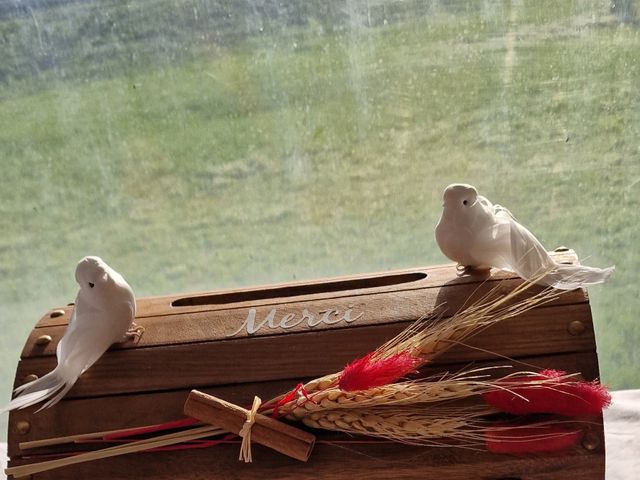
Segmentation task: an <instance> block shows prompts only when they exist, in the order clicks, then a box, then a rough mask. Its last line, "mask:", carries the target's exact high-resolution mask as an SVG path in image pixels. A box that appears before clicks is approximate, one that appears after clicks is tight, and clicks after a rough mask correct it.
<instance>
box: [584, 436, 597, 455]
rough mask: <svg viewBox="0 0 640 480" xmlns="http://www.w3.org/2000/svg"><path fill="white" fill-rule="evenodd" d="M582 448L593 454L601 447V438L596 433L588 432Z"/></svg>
mask: <svg viewBox="0 0 640 480" xmlns="http://www.w3.org/2000/svg"><path fill="white" fill-rule="evenodd" d="M582 446H583V447H584V448H585V450H589V451H590V452H592V451H594V450H595V449H597V448H598V447H599V446H600V438H598V436H597V435H596V434H595V433H591V432H587V433H586V434H585V436H584V438H583V439H582Z"/></svg>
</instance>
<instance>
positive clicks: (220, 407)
mask: <svg viewBox="0 0 640 480" xmlns="http://www.w3.org/2000/svg"><path fill="white" fill-rule="evenodd" d="M184 413H185V415H188V416H189V417H193V418H196V419H198V420H200V421H202V422H206V423H209V424H211V425H214V426H216V427H220V428H222V429H224V430H226V431H227V432H230V433H234V434H236V435H238V434H239V433H240V430H241V429H242V427H243V425H244V423H245V421H246V420H247V410H245V409H244V408H242V407H239V406H238V405H234V404H233V403H229V402H225V401H224V400H221V399H219V398H216V397H214V396H211V395H207V394H206V393H202V392H199V391H198V390H192V391H191V393H190V394H189V397H188V398H187V401H186V402H185V404H184ZM251 440H252V441H253V442H256V443H259V444H260V445H264V446H265V447H269V448H271V449H273V450H275V451H277V452H280V453H282V454H284V455H287V456H289V457H291V458H295V459H296V460H301V461H303V462H306V461H307V460H308V459H309V456H310V455H311V450H313V445H314V443H315V441H316V437H315V435H312V434H311V433H308V432H305V431H304V430H300V429H298V428H295V427H292V426H291V425H288V424H286V423H283V422H279V421H278V420H274V419H273V418H271V417H267V416H265V415H261V414H259V413H258V414H257V415H256V416H255V423H254V425H253V427H252V430H251Z"/></svg>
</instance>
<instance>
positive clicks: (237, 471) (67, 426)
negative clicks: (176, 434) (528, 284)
mask: <svg viewBox="0 0 640 480" xmlns="http://www.w3.org/2000/svg"><path fill="white" fill-rule="evenodd" d="M560 250H561V251H558V252H556V253H555V254H554V255H555V256H556V257H557V258H558V257H559V259H560V260H561V261H565V262H574V261H577V259H576V257H575V255H574V254H573V253H572V252H570V251H567V249H560ZM498 282H502V283H501V284H500V288H504V289H511V288H513V287H514V286H515V285H517V284H518V283H519V282H520V281H519V280H517V279H514V278H513V277H510V276H508V275H506V274H504V273H499V274H494V275H493V276H492V277H490V278H487V277H483V276H480V275H479V274H478V275H471V276H462V277H459V276H457V272H456V268H455V266H454V265H445V266H435V267H427V268H415V269H408V270H402V271H394V272H385V273H377V274H372V275H355V276H349V277H341V278H332V279H326V280H321V281H309V282H297V283H288V284H281V285H272V286H265V287H260V288H246V289H237V290H228V291H218V292H206V293H198V294H184V295H173V296H165V297H154V298H142V299H139V301H138V316H137V318H136V322H137V323H138V324H140V325H142V326H144V327H145V329H146V330H145V333H144V335H143V336H142V338H141V340H140V342H139V343H138V344H133V343H127V344H124V345H115V346H114V347H113V348H112V349H110V350H109V351H108V352H107V353H106V354H105V355H104V356H103V357H102V358H101V359H100V360H99V361H98V362H97V363H96V364H95V365H94V366H93V367H91V368H90V369H89V370H88V371H87V372H86V373H85V374H83V375H82V377H81V378H80V379H79V380H78V382H77V383H76V385H75V386H74V388H73V389H72V390H71V391H70V393H69V394H68V395H67V397H66V398H65V399H64V400H63V401H62V402H60V403H59V404H58V405H56V406H55V407H53V408H50V409H48V410H44V411H42V412H40V413H37V414H34V411H35V410H36V409H37V407H33V408H28V409H25V410H19V411H14V412H12V413H11V415H10V418H9V444H8V452H9V456H10V463H9V465H10V466H12V465H21V464H24V463H28V462H33V461H36V460H38V459H40V458H42V457H33V456H28V455H27V453H28V452H21V451H20V449H19V445H18V444H19V442H22V441H27V440H37V439H42V438H48V437H53V436H62V435H72V434H79V433H85V432H96V431H104V430H113V429H120V428H128V427H135V426H142V425H149V424H156V423H161V422H166V421H170V420H176V419H179V418H182V416H183V414H182V408H183V404H184V402H185V399H186V397H187V395H188V393H189V391H190V390H191V389H192V388H198V389H200V390H203V391H205V392H209V393H212V394H214V395H216V396H218V397H221V398H224V399H226V400H229V401H231V402H234V403H236V404H240V405H246V404H249V403H250V402H251V399H252V398H253V395H254V394H257V395H260V396H261V397H262V398H263V399H267V398H271V397H273V396H275V395H277V394H279V393H283V392H285V391H288V390H290V389H292V388H293V387H294V386H295V385H296V384H297V383H298V382H300V381H303V380H306V379H309V378H313V377H317V376H320V375H324V374H327V373H332V372H335V371H338V370H340V369H341V368H342V367H344V365H345V364H346V363H347V362H349V361H351V360H353V359H355V358H357V357H359V356H361V355H363V354H365V353H366V352H368V351H370V350H372V349H374V348H376V347H377V346H378V345H380V344H382V343H384V341H386V340H388V339H390V338H391V337H393V336H394V335H395V334H396V333H398V332H400V331H401V330H402V329H404V328H405V327H406V326H407V325H409V324H410V323H411V322H413V321H414V320H416V319H417V318H419V317H421V316H423V315H425V314H426V313H429V312H432V311H433V310H434V308H435V307H436V306H438V305H442V306H443V307H442V310H443V311H444V312H445V317H446V315H447V314H451V313H452V312H455V311H456V310H458V309H459V308H460V307H461V306H462V305H463V304H464V302H465V301H466V300H467V298H468V297H469V296H470V295H472V294H475V295H479V294H480V293H482V292H486V291H487V290H488V289H490V288H493V287H496V285H498ZM72 308H73V306H66V307H62V308H56V309H53V310H51V311H50V312H48V313H47V314H46V315H45V316H44V317H43V318H42V319H41V320H40V321H39V322H38V324H37V325H36V327H35V328H34V330H33V331H32V333H31V335H30V336H29V338H28V340H27V342H26V345H25V347H24V350H23V352H22V356H21V360H20V363H19V365H18V368H17V372H16V380H15V384H16V385H19V384H21V383H23V382H25V381H26V380H28V379H29V377H30V376H33V375H38V376H41V375H43V374H45V373H46V372H48V371H49V370H51V369H52V368H53V367H54V366H55V348H56V344H57V342H58V340H59V339H60V338H61V336H62V335H63V334H64V331H65V325H66V323H67V321H68V319H69V314H70V312H71V310H72ZM468 343H469V344H470V345H472V346H474V347H477V348H469V347H468V346H457V347H454V348H452V349H451V350H449V351H448V352H447V353H445V354H444V355H442V356H441V357H439V358H438V359H437V362H434V363H433V364H431V366H430V367H429V368H427V369H425V372H423V373H427V374H431V373H435V372H440V371H456V370H459V369H460V368H462V367H465V366H468V365H469V364H471V363H472V362H473V364H474V366H482V365H485V364H496V363H499V364H505V363H512V364H513V365H514V367H515V368H517V369H519V370H523V369H524V370H530V369H531V367H530V365H529V364H535V365H536V366H539V367H551V368H555V369H563V370H566V371H568V372H581V374H582V376H583V377H584V378H585V379H595V378H597V377H598V375H599V374H598V362H597V355H596V345H595V338H594V331H593V325H592V319H591V312H590V307H589V302H588V297H587V295H586V293H585V292H584V291H582V290H577V291H573V292H569V293H567V294H564V295H563V296H562V297H560V298H559V299H558V300H556V301H554V302H553V303H552V304H549V305H546V306H543V307H539V308H536V309H534V310H532V311H530V312H528V313H526V314H524V315H522V316H521V317H519V318H515V319H512V320H509V321H506V322H504V323H502V324H498V325H496V326H494V327H492V328H490V329H487V330H485V331H484V332H482V333H480V334H479V335H477V336H476V337H474V338H472V339H471V340H470V341H469V342H468ZM489 351H490V352H495V353H497V354H499V355H504V356H508V357H510V358H512V359H514V360H513V361H511V362H509V361H507V360H505V359H504V358H498V357H496V356H495V355H492V354H490V353H488V352H489ZM518 361H519V362H524V363H523V364H518ZM317 433H318V435H319V440H322V439H323V438H329V439H333V440H336V439H342V440H348V439H349V437H346V436H342V437H341V436H340V435H337V434H331V433H323V432H317ZM103 446H104V445H78V446H75V447H68V446H67V447H65V448H64V449H63V448H62V447H51V449H50V450H48V451H47V450H45V451H44V453H48V454H50V455H53V456H49V457H47V459H48V458H55V455H60V454H64V453H65V452H66V451H68V449H69V448H75V449H85V450H86V449H89V448H100V447H103ZM238 448H239V447H238V444H222V445H217V446H215V447H211V448H208V449H196V450H183V451H172V452H156V453H137V454H131V455H125V456H121V457H116V458H110V459H104V460H99V461H95V462H90V463H85V464H79V465H74V466H70V467H65V468H61V469H57V470H52V471H50V472H46V473H41V474H36V475H34V476H33V478H35V479H45V478H46V479H54V478H56V479H61V478H91V479H92V480H98V479H120V478H123V479H124V478H141V477H143V476H144V477H147V476H148V477H149V478H155V479H176V478H185V479H190V478H193V479H196V478H198V479H204V478H207V479H209V478H211V479H218V478H220V479H222V478H224V479H233V478H242V479H252V478H255V479H261V480H262V479H264V478H295V479H304V478H308V479H312V478H313V479H316V478H367V480H374V479H389V478H407V479H408V478H416V479H426V478H436V476H446V478H448V479H470V478H480V479H502V480H507V479H566V478H571V477H572V476H578V475H579V477H580V478H581V479H582V480H587V479H602V478H604V437H603V429H602V419H601V418H600V419H597V421H596V422H595V423H594V424H593V425H592V427H591V429H590V431H589V433H588V434H587V435H586V436H585V437H584V440H583V442H582V445H580V446H577V447H575V448H573V449H571V450H569V451H565V452H562V453H560V454H553V455H545V456H508V455H495V454H490V453H487V452H482V451H475V450H465V449H459V448H428V447H410V446H406V445H399V444H395V443H391V442H386V441H376V442H372V443H361V442H353V443H340V444H331V443H328V442H319V443H318V444H316V447H315V449H314V452H313V454H312V456H311V458H310V460H309V461H308V462H307V463H302V462H298V461H296V460H292V459H289V458H287V457H284V456H282V455H279V454H277V453H275V452H273V451H271V450H267V449H265V448H263V447H261V446H259V445H255V446H254V452H253V458H254V463H252V464H242V463H240V462H238ZM42 452H43V451H42V450H40V451H39V453H42Z"/></svg>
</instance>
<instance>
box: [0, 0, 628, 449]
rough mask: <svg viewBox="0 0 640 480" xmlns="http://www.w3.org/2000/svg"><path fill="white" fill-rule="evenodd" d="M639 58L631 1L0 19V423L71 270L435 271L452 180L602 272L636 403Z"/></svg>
mask: <svg viewBox="0 0 640 480" xmlns="http://www.w3.org/2000/svg"><path fill="white" fill-rule="evenodd" d="M639 52H640V1H616V2H615V4H614V3H611V2H609V1H595V0H590V1H587V0H582V1H581V0H575V1H568V0H562V1H557V0H549V1H540V0H539V1H494V0H485V1H483V2H466V1H454V0H450V1H444V0H441V1H391V0H389V1H384V0H368V1H344V0H343V1H336V0H292V1H288V0H283V1H275V0H257V1H247V0H244V1H232V0H226V1H225V0H184V1H181V0H146V1H142V0H140V1H130V2H122V1H121V0H115V1H108V0H105V1H100V2H98V1H90V0H48V1H42V0H41V1H36V0H31V1H26V0H23V1H17V0H4V1H2V2H0V162H1V167H2V169H1V174H0V227H1V231H2V234H1V235H0V308H1V309H0V328H1V329H2V336H1V337H0V341H1V342H2V343H1V344H2V351H1V359H0V360H1V362H0V398H2V402H0V403H4V402H5V401H8V399H9V396H10V387H11V384H12V382H13V377H14V372H15V366H16V363H17V360H18V357H19V354H20V351H21V349H22V345H23V343H24V341H25V339H26V337H27V335H28V333H29V331H30V330H31V329H32V327H33V324H34V323H35V322H36V321H37V320H38V319H39V318H40V316H41V315H42V314H43V313H44V312H45V311H46V310H47V309H48V308H50V307H53V306H59V305H63V304H66V303H67V302H69V301H72V300H73V299H74V297H75V293H76V284H75V281H74V277H73V272H74V268H75V264H76V262H77V261H78V260H79V259H80V258H81V257H82V256H84V255H87V254H92V255H99V256H101V257H103V258H104V259H105V260H106V261H107V262H108V263H109V264H111V265H112V266H113V267H114V268H115V269H117V270H118V271H120V272H121V273H122V274H123V275H124V276H125V278H127V279H128V281H129V283H130V284H131V285H132V286H133V288H134V290H135V291H136V293H137V295H138V296H147V295H161V294H168V293H178V292H186V291H194V290H205V289H217V288H226V287H234V286H238V285H248V284H258V283H271V282H280V281H287V280H292V279H306V278H314V277H318V276H327V275H338V274H348V273H352V272H369V271H377V270H385V269H394V268H402V267H410V266H418V265H429V264H437V263H444V262H447V260H446V259H445V258H444V256H443V255H442V254H441V253H440V251H439V250H438V248H437V246H436V244H435V241H434V239H433V229H434V226H435V224H436V222H437V219H438V218H439V215H440V208H441V194H442V190H443V188H444V187H445V186H446V185H447V184H449V183H452V182H468V183H472V184H474V185H476V186H477V187H478V189H479V190H480V191H481V193H483V194H485V195H486V196H487V197H488V198H490V199H491V200H493V201H494V202H496V203H500V204H502V205H506V206H508V207H509V208H510V210H511V211H512V212H513V213H514V214H515V215H516V217H518V219H519V220H520V221H521V222H522V223H523V224H525V225H527V226H528V227H529V228H530V229H531V230H532V231H533V232H534V233H535V234H536V235H538V237H539V238H540V240H541V241H542V242H543V243H544V244H545V245H546V246H547V247H548V248H549V249H552V248H555V247H557V246H559V245H566V246H569V247H572V248H574V249H576V251H577V252H578V254H579V255H580V256H581V258H582V260H583V262H584V263H587V264H590V265H594V266H607V265H610V264H615V265H616V267H617V269H616V272H615V275H614V277H613V279H612V280H611V281H610V282H609V283H608V284H607V285H605V286H598V287H594V288H592V289H591V291H590V295H591V303H592V308H593V312H594V320H595V323H596V327H597V335H598V347H599V352H600V359H601V369H602V376H603V380H604V382H606V383H608V384H609V385H610V386H612V387H613V388H616V389H622V388H632V387H640V372H639V371H638V369H637V367H636V366H637V365H638V363H639V360H640V359H638V353H637V350H636V345H638V344H639V343H640V321H639V319H638V318H637V317H638V312H639V311H640V298H639V296H638V289H639V287H640V285H639V281H638V279H639V274H638V271H639V270H640V258H639V257H638V236H639V235H640V228H639V226H638V225H639V219H640V217H639V215H638V213H637V212H638V209H639V208H640V91H639V87H640V63H639V60H638V58H639ZM1 421H2V422H3V423H2V434H1V435H2V437H0V438H5V435H6V415H4V416H3V417H2V420H1Z"/></svg>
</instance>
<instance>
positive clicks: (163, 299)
mask: <svg viewBox="0 0 640 480" xmlns="http://www.w3.org/2000/svg"><path fill="white" fill-rule="evenodd" d="M551 256H552V257H553V258H554V259H555V260H556V261H558V262H565V263H577V261H578V259H577V257H576V255H575V252H573V251H572V250H567V251H562V252H551ZM416 273H423V274H426V277H425V278H423V279H421V280H416V281H414V282H410V283H392V284H390V285H385V284H382V285H380V282H379V281H378V282H371V284H373V285H375V286H374V287H369V286H367V285H368V284H367V283H366V280H370V279H374V280H378V279H381V278H385V277H397V276H400V275H411V274H416ZM514 278H516V277H515V275H514V274H511V273H508V272H502V271H492V272H491V275H490V276H489V275H488V274H487V272H474V273H471V274H467V275H464V276H458V272H457V270H456V266H455V265H454V264H447V265H436V266H433V267H421V268H410V269H402V270H392V271H388V272H383V273H368V274H361V275H348V276H342V277H333V278H325V279H318V280H310V281H298V282H287V283H279V284H273V285H262V286H257V287H250V288H235V289H228V290H219V291H209V292H198V293H183V294H179V295H165V296H159V297H146V298H140V299H138V302H137V312H136V318H146V317H153V316H158V315H167V314H168V313H169V312H171V313H170V314H172V315H177V314H180V315H183V314H187V313H194V312H210V311H217V310H228V309H232V308H247V307H250V306H256V305H264V306H266V305H281V304H285V303H290V302H300V301H303V300H304V301H316V300H323V299H330V298H331V299H333V298H343V297H355V296H360V295H366V294H370V293H384V292H398V291H403V290H414V289H426V288H432V287H440V286H442V285H444V284H446V283H448V282H451V281H455V282H456V283H459V284H477V283H479V282H483V281H486V280H494V281H495V280H506V279H514ZM357 280H359V281H361V282H363V285H364V286H365V287H366V288H357V287H356V288H352V289H348V290H336V289H331V288H328V289H326V290H322V289H320V288H318V287H320V286H322V285H326V284H331V283H334V284H335V283H340V282H347V281H357ZM304 287H313V288H310V289H309V290H308V291H311V292H314V293H308V294H304V295H295V296H288V295H285V294H284V293H283V292H284V291H286V290H287V289H296V288H298V289H300V288H304ZM255 292H265V293H268V292H275V293H274V295H273V296H269V295H261V297H263V298H261V299H258V300H254V299H251V300H245V301H243V300H238V301H234V302H227V303H223V304H220V303H214V304H211V305H186V306H183V307H172V303H174V302H176V301H178V300H181V299H185V298H198V297H207V296H229V295H237V297H236V298H238V299H240V298H242V297H241V294H246V295H247V296H248V297H254V296H255V295H252V294H255ZM72 310H73V306H70V305H65V306H60V307H55V308H52V309H51V310H50V311H48V312H47V313H45V315H44V316H43V317H42V318H41V319H40V320H39V321H38V323H37V324H36V328H41V327H50V326H56V325H66V324H67V323H68V322H69V316H70V312H71V311H72ZM58 311H61V312H63V314H62V315H60V316H58V315H57V313H54V312H58ZM52 314H53V315H52ZM54 315H55V316H54Z"/></svg>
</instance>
